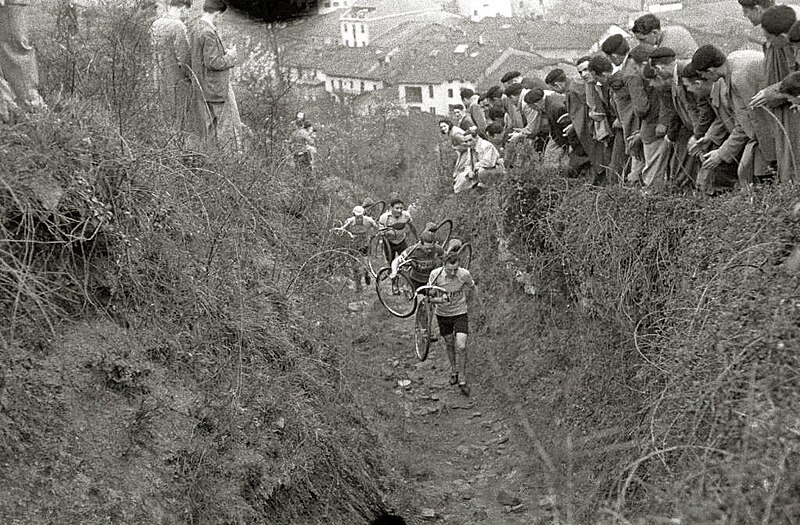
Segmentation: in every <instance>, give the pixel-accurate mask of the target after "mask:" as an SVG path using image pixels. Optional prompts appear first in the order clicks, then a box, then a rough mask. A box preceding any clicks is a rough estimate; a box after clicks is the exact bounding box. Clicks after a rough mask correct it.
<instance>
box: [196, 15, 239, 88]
mask: <svg viewBox="0 0 800 525" xmlns="http://www.w3.org/2000/svg"><path fill="white" fill-rule="evenodd" d="M233 66H234V57H233V56H232V55H231V54H229V53H228V52H226V51H225V46H223V45H222V40H220V39H219V34H218V33H217V31H216V29H215V28H213V27H211V25H209V24H208V23H207V22H205V21H204V20H198V21H197V25H196V26H195V28H194V33H193V35H192V69H193V70H194V73H195V75H197V79H198V81H199V82H200V87H201V88H202V90H203V97H204V98H205V100H206V102H225V101H226V100H227V99H228V83H229V82H230V70H231V68H232V67H233Z"/></svg>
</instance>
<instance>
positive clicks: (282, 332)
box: [0, 101, 381, 524]
mask: <svg viewBox="0 0 800 525" xmlns="http://www.w3.org/2000/svg"><path fill="white" fill-rule="evenodd" d="M111 121H112V119H110V118H108V113H107V112H105V111H103V110H98V109H97V108H96V107H95V106H94V105H93V104H91V103H78V102H70V101H64V102H62V103H61V105H60V106H59V107H58V108H57V110H56V111H55V112H52V113H49V112H46V113H44V114H41V115H38V116H36V117H35V118H31V119H30V120H26V121H24V122H21V123H20V124H18V125H16V126H15V127H4V128H2V129H1V130H0V133H2V137H0V141H2V144H3V148H2V149H0V166H3V168H4V169H3V172H2V173H0V180H1V181H2V188H0V199H2V202H3V208H2V209H3V216H2V222H1V223H0V224H1V225H2V244H1V245H0V261H2V262H1V263H0V264H2V267H3V271H2V272H0V308H2V315H3V317H4V318H8V319H11V320H12V323H10V324H7V325H4V326H2V327H1V328H0V330H2V331H1V332H0V334H1V335H2V337H3V340H4V345H5V348H8V352H6V353H5V355H4V362H3V366H4V370H5V371H6V372H5V373H6V374H7V377H8V384H9V385H10V387H9V397H10V398H11V399H15V400H16V401H15V403H14V406H13V407H12V408H10V409H9V410H8V411H7V412H5V413H3V415H2V426H3V428H4V430H3V433H2V435H0V455H2V456H3V457H6V458H9V459H10V458H13V457H16V458H17V460H15V461H13V462H11V463H9V465H11V467H10V468H11V470H12V471H17V469H18V468H22V467H23V465H24V464H27V462H32V461H36V460H37V458H39V457H41V456H47V455H49V454H54V453H56V451H57V450H58V447H59V444H58V442H57V439H55V437H56V436H57V434H58V433H56V434H52V436H53V439H51V438H50V437H49V436H51V433H49V432H47V433H39V431H38V429H40V428H43V427H42V426H41V421H42V419H46V418H48V417H49V418H51V419H52V420H53V421H51V423H49V425H50V426H53V427H57V428H60V429H61V434H64V433H67V434H69V433H70V430H69V421H70V418H74V417H75V416H76V414H75V410H81V408H80V407H77V408H76V407H71V406H70V405H69V402H68V401H69V399H70V396H69V395H68V394H65V393H53V394H51V395H49V396H48V397H46V398H44V397H41V396H39V395H34V394H33V393H34V392H36V391H37V390H38V389H41V388H42V387H41V386H40V383H41V381H43V379H42V377H40V376H44V375H45V374H37V375H36V376H31V375H30V374H28V373H27V372H26V370H27V368H26V367H28V366H29V365H28V363H30V362H31V360H33V362H34V363H39V360H41V359H53V356H54V355H58V354H59V352H63V350H61V349H59V347H58V346H54V345H48V344H43V345H39V344H38V343H37V342H36V341H38V339H39V338H41V337H42V335H41V331H40V327H41V326H42V324H44V323H49V324H50V325H51V330H52V332H53V333H54V334H56V335H59V334H60V333H61V331H62V330H61V328H60V327H61V325H63V324H65V323H69V322H70V321H72V320H78V319H92V318H98V317H105V316H106V315H108V316H110V317H111V318H113V319H115V320H116V321H117V322H118V323H119V324H120V325H122V326H124V327H125V328H127V329H130V330H131V331H130V333H129V334H130V336H132V335H133V334H138V337H139V338H141V339H143V340H144V341H143V342H142V343H137V342H136V341H135V338H133V337H130V336H129V337H124V338H122V342H121V344H122V345H124V346H122V347H121V348H119V349H116V348H111V349H109V350H108V351H106V352H99V351H94V350H87V352H89V353H87V354H78V355H73V354H70V355H69V362H70V364H71V365H72V364H73V363H74V365H75V367H76V370H80V369H90V371H91V372H92V373H91V374H90V375H88V376H85V377H84V376H83V375H80V377H81V378H82V379H81V380H85V381H86V382H87V383H85V384H83V383H80V382H79V380H78V379H75V380H73V382H74V384H79V385H81V386H80V388H83V389H88V390H91V389H92V388H93V387H92V382H94V384H97V385H100V386H101V387H102V388H104V389H106V390H102V391H101V392H105V393H101V394H97V395H100V396H103V399H104V400H105V403H104V404H103V405H101V406H100V407H96V408H95V412H93V414H92V415H91V416H89V417H99V416H100V414H101V413H104V411H105V410H115V411H116V410H123V412H122V413H124V408H119V407H120V406H122V407H126V406H127V405H128V404H130V405H139V406H140V409H139V410H138V411H136V413H135V414H133V415H132V416H131V418H130V420H128V419H126V418H125V417H115V418H113V421H114V423H113V424H112V427H110V428H108V433H107V434H108V435H107V436H106V437H105V438H104V440H103V441H102V443H97V446H99V447H102V448H107V449H110V450H113V451H114V453H112V454H110V455H108V456H107V457H105V458H104V459H103V460H102V461H107V462H108V464H99V463H98V461H99V460H98V459H97V458H96V456H94V455H92V457H93V458H95V459H93V460H91V461H90V464H91V466H90V467H87V468H89V469H90V472H97V471H102V470H104V469H106V468H111V466H110V465H112V464H114V465H115V468H118V469H121V470H123V471H125V472H127V473H128V475H127V476H119V477H114V478H108V479H106V480H105V481H104V483H105V484H106V485H104V489H103V490H105V488H108V489H109V490H113V491H116V492H114V493H122V494H129V495H131V497H130V498H128V503H126V504H125V506H124V509H123V512H127V513H128V515H129V516H139V517H138V518H136V520H138V521H141V522H145V521H147V520H148V519H149V520H150V521H151V522H152V520H153V519H156V518H155V517H154V516H155V515H154V514H152V513H153V512H156V510H155V509H154V508H153V509H151V508H150V507H151V506H149V505H142V504H141V499H140V498H138V494H139V493H138V492H137V489H136V486H137V485H138V483H139V482H140V481H141V478H140V475H139V469H141V468H144V467H143V466H142V465H143V464H147V465H149V466H148V469H149V470H150V471H151V472H153V475H154V476H158V477H159V479H160V481H159V483H160V487H161V489H159V490H158V491H156V492H155V493H152V494H150V496H152V497H156V498H159V499H165V500H166V501H169V502H171V503H170V504H169V505H167V506H166V509H167V510H166V512H167V513H169V514H172V515H173V516H175V517H179V518H180V519H183V520H185V521H188V522H192V523H222V522H242V521H246V520H254V521H263V520H264V519H267V520H269V521H270V522H271V523H277V524H279V523H295V522H297V520H298V519H301V518H300V517H301V516H303V517H305V518H304V519H307V520H309V522H311V521H312V520H317V519H319V520H322V519H328V518H330V519H339V520H342V521H347V520H352V519H362V518H363V519H364V520H365V521H366V517H367V516H369V515H371V514H372V513H373V512H378V511H379V510H380V508H381V500H380V487H379V484H378V481H376V480H378V479H380V472H381V471H380V469H381V466H380V460H379V459H378V458H379V455H378V454H379V453H380V451H379V449H378V448H377V447H376V446H375V443H374V442H373V440H372V438H371V437H370V435H369V433H368V432H366V431H364V432H353V431H352V429H353V428H359V427H363V423H362V422H361V420H360V416H358V415H357V414H356V413H354V412H353V409H352V407H351V404H350V403H349V402H348V400H349V399H350V397H349V392H348V390H347V389H348V386H347V384H346V383H345V382H344V380H343V378H342V377H341V375H340V373H339V372H338V370H339V359H340V353H341V351H342V350H341V349H339V348H336V347H331V346H328V345H326V344H324V343H322V342H321V339H320V337H319V336H317V335H316V334H315V333H314V326H315V320H316V319H321V320H322V321H326V322H330V320H325V319H322V318H320V317H319V315H318V311H317V310H316V309H324V310H330V309H332V308H336V307H340V306H341V305H340V303H339V299H338V298H337V297H334V294H332V293H330V292H328V291H327V290H325V289H320V283H322V282H326V281H329V280H330V279H331V274H330V269H329V263H330V260H325V259H324V258H317V259H313V262H312V263H308V264H307V261H309V259H310V258H311V256H312V255H314V254H316V253H318V252H319V251H320V250H323V251H324V250H326V249H328V248H330V247H332V246H333V239H332V238H331V237H330V235H328V234H327V224H329V223H330V222H332V220H333V216H332V214H331V213H330V211H328V212H325V210H326V209H328V210H330V207H331V200H330V198H329V197H328V196H327V195H326V194H325V193H324V192H323V191H321V190H319V187H318V185H317V184H316V183H315V182H312V184H311V186H310V187H309V186H306V185H303V182H302V181H298V180H296V179H295V178H294V177H293V174H292V173H291V172H289V171H288V170H287V168H286V164H285V162H283V160H282V159H280V158H278V159H276V160H275V161H272V160H271V159H269V158H265V157H261V156H258V155H251V156H246V157H240V158H226V157H222V156H212V157H203V156H194V155H188V154H186V153H185V152H182V151H180V150H178V149H175V148H173V147H170V146H166V147H164V146H162V147H151V146H149V144H148V143H142V142H138V141H136V140H133V139H130V140H128V139H124V138H122V137H121V136H120V135H119V134H118V133H117V129H118V128H117V127H116V125H115V124H113V123H112V122H111ZM163 136H165V135H162V134H160V133H159V131H158V130H154V131H153V132H152V133H151V141H153V142H156V141H157V140H158V138H159V137H163ZM6 168H8V169H6ZM309 190H311V191H309ZM322 232H324V233H322ZM310 294H314V296H313V297H314V300H313V301H308V299H307V298H308V297H309V296H310ZM306 303H311V305H312V306H311V307H308V305H307V304H306ZM331 331H333V330H331ZM40 346H43V348H42V349H38V348H39V347H40ZM87 346H89V347H90V348H91V345H87ZM64 357H65V358H66V357H67V356H66V355H65V356H64ZM165 380H166V381H165ZM176 385H180V386H176ZM72 386H73V385H72V384H71V385H70V387H68V388H66V389H65V390H67V391H69V388H72ZM173 389H174V390H173ZM186 390H188V391H189V392H191V393H192V396H191V398H192V399H194V400H193V401H191V402H189V403H185V402H184V401H181V400H180V398H181V397H182V396H185V391H186ZM176 393H179V394H180V395H176ZM118 396H121V397H118ZM51 398H52V399H51ZM40 399H47V400H48V401H47V403H46V404H45V403H43V402H42V401H40ZM56 406H58V408H57V409H56V408H55V407H56ZM115 407H117V408H115ZM154 407H156V408H154ZM158 407H160V408H158ZM187 408H188V412H187ZM71 410H72V411H71ZM277 421H282V423H281V424H278V423H277ZM103 424H106V425H108V424H109V423H108V422H107V421H106V420H104V421H103ZM121 428H126V429H127V431H126V432H127V433H126V434H125V435H126V436H128V435H129V436H130V437H126V438H125V442H124V443H122V444H117V443H116V442H115V441H114V440H115V439H117V438H115V437H114V436H116V435H118V432H119V430H120V429H121ZM153 428H156V429H159V428H160V429H162V430H163V429H164V428H170V429H171V430H170V432H163V431H162V432H155V431H154V430H152V429H153ZM175 428H183V429H187V430H186V431H187V432H188V434H184V433H181V432H176V431H175V430H174V429H175ZM26 435H28V436H30V435H36V436H37V437H36V439H30V438H28V439H27V444H26V445H25V447H24V451H25V455H19V454H15V453H14V451H15V450H16V451H18V450H20V448H19V447H20V446H21V440H23V438H24V436H26ZM192 436H194V437H192ZM75 442H76V443H82V441H81V438H80V437H75ZM76 446H77V445H76ZM82 446H86V447H89V446H91V445H89V444H86V445H82ZM89 450H91V449H87V450H86V451H84V453H85V454H89ZM352 451H358V453H357V454H353V453H352ZM76 454H78V453H76ZM117 454H121V456H118V455H117ZM121 459H125V462H124V466H119V465H118V463H119V461H120V460H121ZM32 475H33V474H32ZM20 479H23V478H20ZM48 483H56V484H57V485H58V483H59V482H58V481H54V480H48ZM58 486H60V485H58ZM15 490H16V488H15ZM72 490H73V489H70V490H67V489H66V488H65V491H64V492H63V494H64V496H63V497H64V498H65V500H66V501H68V500H69V499H70V498H71V497H77V496H76V495H75V494H74V493H73V492H72ZM74 490H77V489H74ZM103 493H104V492H103ZM134 495H137V496H134ZM29 496H32V495H29ZM103 502H104V500H103V498H99V499H98V500H97V505H95V506H91V505H90V506H89V508H85V509H83V510H81V514H80V515H76V514H73V513H72V512H73V511H72V510H69V507H70V505H65V506H64V509H63V510H62V511H61V512H62V517H63V519H64V520H65V521H75V520H78V521H80V522H82V523H95V522H98V523H99V522H100V521H101V520H102V519H103V512H104V511H103V504H104V503H103ZM5 503H7V502H4V504H5ZM120 505H122V504H121V503H120ZM35 508H36V503H35V501H34V502H33V503H32V505H28V506H26V507H25V508H22V507H15V508H14V509H13V510H12V511H10V512H12V514H11V516H20V519H22V520H23V521H26V522H30V523H33V522H35V519H34V518H33V517H32V515H31V514H29V513H28V510H30V509H35ZM25 509H28V510H25ZM162 510H163V509H162ZM354 516H358V517H356V518H354Z"/></svg>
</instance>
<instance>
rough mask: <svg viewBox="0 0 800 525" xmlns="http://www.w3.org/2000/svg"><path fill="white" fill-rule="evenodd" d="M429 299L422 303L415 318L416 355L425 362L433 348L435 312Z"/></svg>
mask: <svg viewBox="0 0 800 525" xmlns="http://www.w3.org/2000/svg"><path fill="white" fill-rule="evenodd" d="M431 309H432V307H431V303H430V302H429V301H428V300H427V299H423V300H422V301H420V303H419V306H418V307H417V312H416V315H415V316H414V353H415V354H417V359H419V360H420V361H425V360H426V359H427V358H428V350H430V347H431V330H432V329H433V312H432V311H431Z"/></svg>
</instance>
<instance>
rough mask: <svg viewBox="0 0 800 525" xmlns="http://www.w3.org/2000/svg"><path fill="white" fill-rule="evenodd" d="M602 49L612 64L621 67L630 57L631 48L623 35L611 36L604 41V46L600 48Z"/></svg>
mask: <svg viewBox="0 0 800 525" xmlns="http://www.w3.org/2000/svg"><path fill="white" fill-rule="evenodd" d="M600 49H601V50H602V51H603V53H605V54H606V56H607V57H608V59H609V60H611V63H612V64H614V65H615V66H621V65H622V63H623V62H625V59H626V58H627V57H628V52H629V51H630V50H631V46H630V45H629V44H628V42H627V40H625V37H623V36H622V35H611V36H610V37H608V38H606V39H605V40H604V41H603V45H602V46H600Z"/></svg>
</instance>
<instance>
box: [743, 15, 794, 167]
mask: <svg viewBox="0 0 800 525" xmlns="http://www.w3.org/2000/svg"><path fill="white" fill-rule="evenodd" d="M797 25H798V23H797V15H796V14H795V11H794V10H793V9H792V8H791V7H789V6H785V5H777V6H773V7H770V8H768V9H766V10H765V11H764V12H763V13H762V15H761V29H762V31H763V32H764V36H765V37H766V39H767V40H766V42H764V77H765V80H766V83H767V84H768V86H767V87H766V88H764V89H762V90H761V91H760V92H759V93H758V94H757V95H756V96H755V97H754V98H753V100H752V105H753V107H756V108H764V107H768V108H769V109H768V110H766V109H758V110H756V111H760V112H763V111H769V112H771V113H772V115H773V116H774V117H775V119H776V120H777V121H778V122H779V123H780V126H777V125H776V124H775V123H773V122H767V123H766V124H767V125H770V126H773V127H777V128H778V129H777V130H776V131H775V133H774V134H773V137H774V139H775V164H774V166H773V167H774V169H775V170H776V171H777V174H778V176H779V177H780V179H781V180H782V181H784V182H786V181H790V180H794V181H800V177H798V168H800V165H799V164H800V163H798V160H796V158H797V156H798V155H800V114H798V113H797V111H795V110H793V109H792V107H791V104H789V102H788V101H787V100H786V99H785V98H784V96H783V95H782V94H781V93H780V89H779V87H780V83H781V82H782V81H783V79H784V78H786V77H787V76H788V75H789V74H790V73H791V72H793V71H794V70H795V69H797V65H798V64H797V59H796V55H795V44H793V43H792V42H791V41H790V38H789V33H790V32H792V30H793V29H795V30H797V27H796V26H797ZM767 116H769V115H767Z"/></svg>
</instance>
